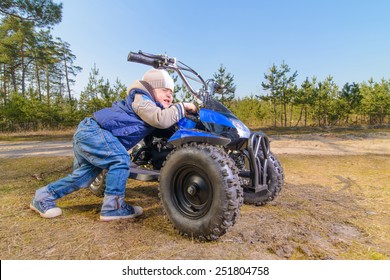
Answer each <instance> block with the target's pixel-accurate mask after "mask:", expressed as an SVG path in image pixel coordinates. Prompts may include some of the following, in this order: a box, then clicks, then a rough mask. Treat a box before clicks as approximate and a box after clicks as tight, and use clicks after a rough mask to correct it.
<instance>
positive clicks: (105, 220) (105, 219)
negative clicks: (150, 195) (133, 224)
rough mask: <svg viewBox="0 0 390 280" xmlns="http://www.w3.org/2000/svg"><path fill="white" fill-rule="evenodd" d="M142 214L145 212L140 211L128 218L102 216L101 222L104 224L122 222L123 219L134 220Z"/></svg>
mask: <svg viewBox="0 0 390 280" xmlns="http://www.w3.org/2000/svg"><path fill="white" fill-rule="evenodd" d="M142 213H143V210H139V211H138V212H136V213H134V214H131V215H127V216H100V220H101V221H103V222H109V221H115V220H122V219H134V218H137V217H139V216H141V215H142Z"/></svg>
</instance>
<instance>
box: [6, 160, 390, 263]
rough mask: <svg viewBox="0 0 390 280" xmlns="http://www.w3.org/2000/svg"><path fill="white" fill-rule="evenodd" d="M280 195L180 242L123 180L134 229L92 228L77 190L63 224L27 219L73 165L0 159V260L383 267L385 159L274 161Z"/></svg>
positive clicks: (122, 224) (87, 204) (388, 247)
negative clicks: (209, 233)
mask: <svg viewBox="0 0 390 280" xmlns="http://www.w3.org/2000/svg"><path fill="white" fill-rule="evenodd" d="M280 159H281V162H282V164H283V166H284V168H285V173H286V186H285V189H284V190H283V191H282V193H281V195H280V197H279V198H278V199H277V200H276V201H274V202H272V203H270V204H269V205H267V206H265V207H252V206H247V205H244V206H243V207H242V211H241V217H240V218H239V219H238V222H237V224H236V225H235V226H234V227H233V228H231V230H230V231H229V232H228V233H227V234H226V235H224V236H223V237H221V238H220V239H219V240H217V241H215V242H209V243H201V242H198V241H196V240H190V239H187V238H184V237H181V236H180V235H179V234H177V232H176V231H175V230H174V229H173V228H172V226H171V224H170V223H169V222H168V221H167V220H166V219H165V218H164V216H163V214H162V210H161V208H160V203H159V198H158V192H157V185H156V184H155V183H142V182H137V181H132V180H129V181H128V188H127V192H126V197H127V199H126V201H127V202H129V203H131V204H136V205H140V206H142V207H143V208H144V210H145V213H144V215H143V216H142V217H141V218H139V219H138V220H136V221H118V222H110V223H104V222H100V221H99V220H98V217H99V210H100V206H101V199H100V198H97V197H95V196H93V195H92V194H91V193H90V192H89V191H88V190H81V191H79V192H76V193H73V194H71V195H69V196H67V197H64V198H62V199H60V200H59V201H58V205H59V206H60V207H61V208H62V209H63V213H64V215H63V216H61V217H59V218H56V219H53V220H44V219H42V218H40V217H39V216H38V215H36V214H35V213H34V212H32V211H31V210H29V208H28V205H29V202H30V200H31V198H32V196H33V194H34V191H35V190H36V189H37V188H39V187H41V186H43V185H45V184H47V183H49V182H51V181H53V180H56V179H58V178H60V177H62V176H64V175H66V174H67V173H69V172H71V166H72V159H71V158H70V157H53V158H50V157H48V158H19V159H0V168H1V171H2V172H1V173H0V205H1V206H0V221H1V223H0V240H1V241H0V259H3V260H4V259H390V220H389V217H390V215H389V210H390V193H389V190H390V185H389V182H390V180H389V179H390V171H389V169H388V166H390V157H389V156H342V157H334V156H292V155H290V156H289V155H282V156H280Z"/></svg>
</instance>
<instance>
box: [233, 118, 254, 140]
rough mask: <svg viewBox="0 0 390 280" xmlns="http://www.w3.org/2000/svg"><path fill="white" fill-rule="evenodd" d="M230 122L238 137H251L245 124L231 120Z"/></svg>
mask: <svg viewBox="0 0 390 280" xmlns="http://www.w3.org/2000/svg"><path fill="white" fill-rule="evenodd" d="M231 121H232V124H233V125H234V127H235V128H236V129H237V133H238V135H240V137H241V138H249V136H250V135H251V131H250V129H249V128H248V127H247V126H246V125H245V124H243V123H242V122H241V121H239V120H236V119H231Z"/></svg>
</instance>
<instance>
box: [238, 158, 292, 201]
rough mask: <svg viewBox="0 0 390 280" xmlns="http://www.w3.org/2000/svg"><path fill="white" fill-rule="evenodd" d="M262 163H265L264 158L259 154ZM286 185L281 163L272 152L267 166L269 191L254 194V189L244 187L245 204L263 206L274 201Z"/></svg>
mask: <svg viewBox="0 0 390 280" xmlns="http://www.w3.org/2000/svg"><path fill="white" fill-rule="evenodd" d="M259 159H260V161H264V156H263V154H262V153H261V152H259ZM283 184H284V173H283V168H282V165H281V164H280V161H279V160H278V159H277V158H276V156H274V155H273V154H272V153H271V152H270V153H269V155H268V164H267V181H266V185H267V190H264V191H259V192H254V191H253V190H252V189H250V188H248V187H245V185H244V186H243V188H244V203H245V204H252V205H256V206H261V205H264V204H266V203H267V202H270V201H272V200H274V199H275V198H276V197H277V196H278V194H279V193H280V191H281V190H282V187H283Z"/></svg>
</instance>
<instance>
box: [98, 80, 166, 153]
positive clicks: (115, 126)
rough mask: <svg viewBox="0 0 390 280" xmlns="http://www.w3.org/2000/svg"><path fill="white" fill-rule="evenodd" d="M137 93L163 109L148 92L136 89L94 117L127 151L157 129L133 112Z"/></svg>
mask: <svg viewBox="0 0 390 280" xmlns="http://www.w3.org/2000/svg"><path fill="white" fill-rule="evenodd" d="M137 93H138V94H143V95H144V97H145V98H147V99H150V100H151V101H153V102H154V103H155V104H156V106H159V107H160V108H162V106H161V104H159V103H158V102H156V101H154V99H153V98H152V97H151V96H150V94H149V93H148V92H146V91H143V90H141V89H137V88H136V89H133V90H131V91H130V93H129V94H128V95H127V97H126V98H125V99H124V100H120V101H115V102H114V103H113V104H112V106H111V107H110V108H104V109H102V110H99V111H97V112H95V113H94V115H93V117H94V119H95V120H96V122H97V123H98V124H99V125H100V127H101V128H103V129H105V130H108V131H110V132H111V133H112V134H113V135H114V136H115V137H117V138H118V140H119V141H120V142H121V143H122V145H123V146H124V147H125V148H126V150H129V149H131V148H132V147H134V146H135V145H136V144H137V143H138V142H139V141H141V140H142V139H143V138H145V136H147V135H149V134H150V133H151V132H153V130H154V129H155V128H154V127H152V126H151V125H149V124H147V123H146V122H144V121H143V120H142V119H141V118H140V117H139V116H138V115H137V114H136V113H135V112H134V111H133V108H132V107H131V104H132V103H133V101H134V96H135V94H137Z"/></svg>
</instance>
